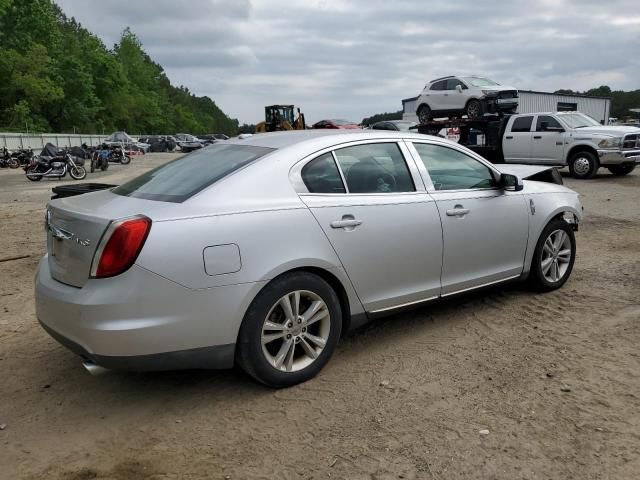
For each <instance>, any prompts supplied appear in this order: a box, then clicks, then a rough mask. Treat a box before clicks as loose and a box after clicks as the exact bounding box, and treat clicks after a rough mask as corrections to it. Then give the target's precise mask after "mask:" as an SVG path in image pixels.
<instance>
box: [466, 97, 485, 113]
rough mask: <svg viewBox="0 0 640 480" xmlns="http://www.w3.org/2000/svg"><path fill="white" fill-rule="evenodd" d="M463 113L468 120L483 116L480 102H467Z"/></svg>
mask: <svg viewBox="0 0 640 480" xmlns="http://www.w3.org/2000/svg"><path fill="white" fill-rule="evenodd" d="M464 113H465V114H466V115H467V117H468V118H480V117H482V116H483V115H484V107H483V105H482V102H481V101H480V100H475V99H473V100H469V101H468V102H467V106H466V107H465V109H464Z"/></svg>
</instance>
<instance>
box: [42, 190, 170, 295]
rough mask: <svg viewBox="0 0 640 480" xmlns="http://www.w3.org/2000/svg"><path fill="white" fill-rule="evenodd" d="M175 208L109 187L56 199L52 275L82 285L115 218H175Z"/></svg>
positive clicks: (51, 222) (51, 220) (50, 241)
mask: <svg viewBox="0 0 640 480" xmlns="http://www.w3.org/2000/svg"><path fill="white" fill-rule="evenodd" d="M174 209H175V206H174V205H171V204H166V203H164V202H156V201H152V200H142V199H137V198H130V197H123V196H120V195H115V194H113V193H112V192H110V191H107V190H105V191H100V192H96V193H87V194H84V195H77V196H74V197H67V198H61V199H56V200H52V201H51V202H49V205H48V209H47V218H46V232H47V252H48V253H49V258H48V261H49V268H50V270H51V276H52V277H53V278H54V279H56V280H58V281H59V282H62V283H65V284H67V285H71V286H74V287H82V286H83V285H84V284H85V283H86V282H87V280H88V279H89V276H90V273H91V263H92V261H93V257H94V255H95V252H96V249H97V248H98V243H99V242H100V239H101V238H102V235H103V234H104V232H105V230H106V229H107V227H108V226H109V223H110V222H111V221H112V220H116V219H121V218H125V217H130V216H133V215H138V214H144V215H146V216H148V217H149V218H151V219H152V220H154V219H162V218H167V217H171V216H172V215H173V213H175V210H174ZM172 210H173V213H170V211H172ZM152 228H153V227H152Z"/></svg>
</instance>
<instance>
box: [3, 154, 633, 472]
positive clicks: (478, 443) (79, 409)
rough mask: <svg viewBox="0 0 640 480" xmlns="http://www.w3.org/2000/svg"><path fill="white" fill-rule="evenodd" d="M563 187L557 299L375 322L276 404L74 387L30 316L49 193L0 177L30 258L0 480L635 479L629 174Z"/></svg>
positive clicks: (10, 250)
mask: <svg viewBox="0 0 640 480" xmlns="http://www.w3.org/2000/svg"><path fill="white" fill-rule="evenodd" d="M168 158H172V155H167V154H151V155H146V156H145V157H143V158H136V159H134V160H133V162H132V164H131V165H129V166H121V165H112V166H111V167H110V169H109V170H108V172H106V173H100V174H93V175H91V174H90V175H89V176H88V178H87V181H99V182H105V183H120V182H122V181H123V180H125V179H127V178H130V177H132V176H134V175H137V174H139V173H141V172H143V171H145V170H147V169H149V168H151V167H152V166H154V165H157V164H159V163H160V162H163V161H166V160H167V159H168ZM604 172H606V170H604ZM565 180H566V184H567V185H568V186H569V187H571V188H574V189H576V190H577V191H579V192H580V193H581V194H582V195H583V197H582V200H583V202H584V204H585V214H586V220H585V222H584V224H583V225H582V226H581V230H580V232H579V233H578V234H577V241H578V256H577V260H576V264H575V269H574V272H573V275H572V277H571V279H570V280H569V282H568V283H567V284H566V285H565V286H564V287H563V288H562V289H561V290H559V291H555V292H552V293H548V294H545V295H534V294H532V293H530V292H528V291H527V290H526V289H525V288H523V287H522V286H520V285H510V286H503V287H500V288H493V289H490V290H484V291H482V292H478V293H475V294H470V295H466V296H464V297H459V298H455V299H451V300H449V301H446V302H442V303H439V304H436V305H431V306H429V307H425V308H423V309H421V310H417V311H413V312H410V313H405V314H401V315H396V316H392V317H388V318H386V319H383V320H380V321H378V322H376V323H374V324H372V325H370V326H368V327H366V328H365V329H364V330H362V331H359V332H356V333H354V334H352V335H350V336H348V337H347V338H345V339H344V340H343V341H342V342H341V344H340V346H339V348H338V350H337V352H336V354H335V356H334V358H333V359H332V360H331V362H330V363H329V364H328V365H327V367H326V368H325V369H324V371H323V372H321V374H320V375H319V376H318V377H317V378H315V379H314V380H312V381H309V382H307V383H305V384H304V385H300V386H296V387H293V388H290V389H287V390H280V391H274V390H269V389H266V388H264V387H262V386H260V385H257V384H256V383H254V382H252V381H251V380H250V379H249V378H247V377H246V376H245V375H244V374H242V373H241V372H239V371H235V370H234V371H222V372H217V371H213V372H206V371H205V372H203V371H194V372H168V373H154V374H134V373H108V374H105V375H102V376H98V377H92V376H90V375H89V374H87V373H86V372H85V371H84V369H83V368H82V367H81V365H80V362H79V360H78V358H76V357H75V356H74V355H73V354H71V353H70V352H68V351H67V350H65V349H64V348H62V347H61V346H59V345H58V344H57V343H56V342H55V341H53V340H52V339H51V338H49V337H48V335H47V334H46V333H45V332H44V331H43V330H42V329H41V328H40V327H39V325H38V324H37V321H36V318H35V315H34V306H33V288H32V283H33V274H34V271H35V268H36V264H37V262H38V260H39V258H40V256H41V255H42V254H43V253H44V234H43V227H42V223H43V211H44V206H45V204H46V201H47V199H48V197H49V195H50V188H51V187H53V186H55V185H58V184H61V183H63V182H58V181H47V180H43V181H42V182H39V183H31V182H28V181H27V180H26V179H25V177H24V175H23V174H22V171H21V170H15V171H8V170H0V205H2V209H1V211H0V227H1V228H0V245H1V246H2V251H1V252H0V259H3V258H8V257H14V256H20V255H28V257H27V258H24V259H20V260H13V261H6V262H0V466H1V467H0V478H3V479H5V478H6V479H16V478H27V479H40V478H49V479H58V478H59V479H72V480H84V479H93V478H98V479H122V480H124V479H165V478H186V479H196V478H213V479H215V478H220V479H224V478H230V479H248V478H264V479H273V478H279V479H321V478H322V479H326V478H345V479H378V480H380V479H392V478H394V479H395V478H405V479H434V480H445V479H446V480H452V479H463V478H464V479H467V478H490V479H509V480H517V479H563V480H566V479H576V480H586V479H612V480H613V479H615V480H619V479H636V478H638V476H639V475H640V350H639V349H638V345H639V344H640V302H639V301H638V289H639V288H640V172H637V171H636V172H634V173H633V174H631V175H629V176H627V177H624V178H616V177H613V176H611V175H609V174H608V173H602V174H601V175H600V176H598V178H596V179H594V180H591V181H575V180H572V179H569V178H565Z"/></svg>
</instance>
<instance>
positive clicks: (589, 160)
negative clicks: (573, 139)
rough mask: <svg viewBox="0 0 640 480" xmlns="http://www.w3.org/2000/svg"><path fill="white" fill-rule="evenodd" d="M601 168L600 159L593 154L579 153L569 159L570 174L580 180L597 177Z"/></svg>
mask: <svg viewBox="0 0 640 480" xmlns="http://www.w3.org/2000/svg"><path fill="white" fill-rule="evenodd" d="M599 167H600V165H599V162H598V158H597V157H596V156H595V154H593V153H591V152H587V151H584V152H577V153H574V154H573V155H572V156H571V158H570V159H569V172H570V173H571V176H572V177H573V178H577V179H579V180H584V179H587V178H593V177H595V175H596V173H597V172H598V168H599Z"/></svg>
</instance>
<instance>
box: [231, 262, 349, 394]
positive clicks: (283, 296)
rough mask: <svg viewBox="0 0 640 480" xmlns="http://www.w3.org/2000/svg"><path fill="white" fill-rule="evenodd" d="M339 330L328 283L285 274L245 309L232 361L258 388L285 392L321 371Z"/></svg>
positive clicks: (336, 306) (338, 316)
mask: <svg viewBox="0 0 640 480" xmlns="http://www.w3.org/2000/svg"><path fill="white" fill-rule="evenodd" d="M341 330H342V312H341V309H340V302H339V300H338V297H337V295H336V293H335V291H334V290H333V289H332V288H331V286H330V285H329V284H328V283H327V282H325V281H324V280H323V279H322V278H320V277H318V276H317V275H314V274H311V273H308V272H292V273H288V274H284V275H282V276H281V277H278V278H276V279H275V280H273V281H272V282H271V283H270V284H268V285H267V286H266V287H265V288H264V289H263V290H262V291H261V292H260V293H259V294H258V295H257V296H256V298H255V299H254V301H253V302H252V304H251V306H250V307H249V310H248V311H247V313H246V315H245V318H244V320H243V322H242V327H241V328H240V334H239V338H238V347H237V349H236V359H237V361H238V363H239V364H240V365H241V366H242V368H243V369H244V370H245V371H246V372H247V373H248V374H249V375H251V376H252V377H253V378H255V379H256V380H258V381H259V382H262V383H264V384H265V385H268V386H270V387H274V388H281V387H288V386H291V385H295V384H297V383H301V382H304V381H306V380H309V379H310V378H312V377H314V376H315V375H316V374H317V373H318V372H319V371H320V370H321V369H322V367H324V365H325V364H326V363H327V362H328V361H329V358H330V357H331V355H332V354H333V351H334V349H335V347H336V344H337V343H338V339H339V338H340V332H341Z"/></svg>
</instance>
